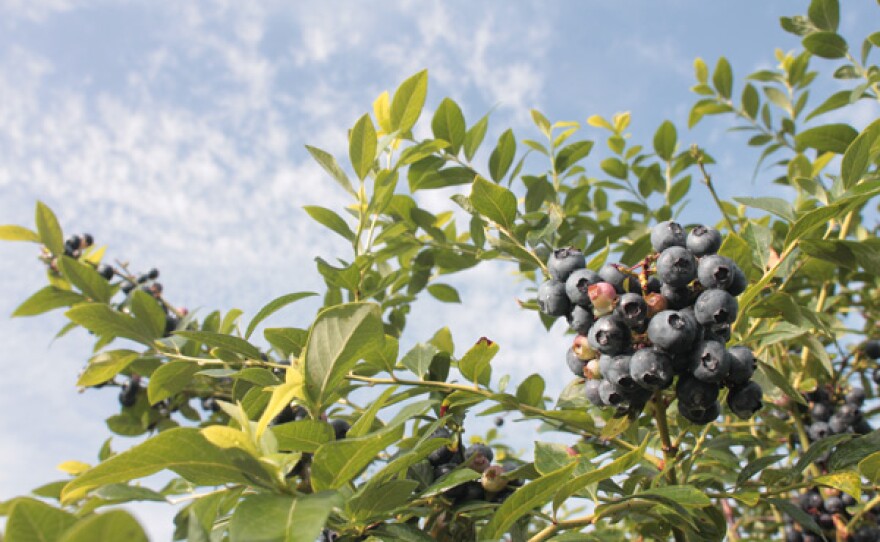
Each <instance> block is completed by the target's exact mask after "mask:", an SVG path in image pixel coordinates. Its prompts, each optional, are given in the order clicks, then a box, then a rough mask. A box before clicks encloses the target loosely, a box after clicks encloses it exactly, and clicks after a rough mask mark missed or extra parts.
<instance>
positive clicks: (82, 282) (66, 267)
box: [58, 256, 164, 327]
mask: <svg viewBox="0 0 880 542" xmlns="http://www.w3.org/2000/svg"><path fill="white" fill-rule="evenodd" d="M58 266H59V268H60V269H61V272H62V273H64V276H65V278H67V280H69V281H70V283H71V284H73V285H74V286H76V287H77V288H79V290H80V291H81V292H82V293H83V294H84V295H85V296H86V297H88V298H89V299H90V300H92V301H97V302H99V303H107V302H108V301H110V296H112V295H113V288H112V287H111V286H110V283H109V282H107V281H106V280H105V279H104V277H102V276H101V275H99V274H98V272H97V271H95V268H94V267H92V266H90V265H88V264H84V263H81V262H79V261H77V260H74V259H73V258H71V257H69V256H61V257H59V258H58ZM163 327H164V318H163Z"/></svg>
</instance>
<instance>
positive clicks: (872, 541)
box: [853, 525, 880, 542]
mask: <svg viewBox="0 0 880 542" xmlns="http://www.w3.org/2000/svg"><path fill="white" fill-rule="evenodd" d="M878 540H880V528H877V527H872V526H871V525H862V526H861V527H859V528H858V530H857V531H856V534H855V536H853V542H877V541H878Z"/></svg>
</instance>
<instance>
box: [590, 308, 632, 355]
mask: <svg viewBox="0 0 880 542" xmlns="http://www.w3.org/2000/svg"><path fill="white" fill-rule="evenodd" d="M630 337H631V336H630V331H629V328H627V327H626V324H624V323H623V320H621V319H620V318H617V317H616V316H613V315H612V316H602V317H601V318H599V319H598V320H596V322H595V323H594V324H593V327H591V328H590V334H589V335H588V339H589V342H590V346H591V347H592V348H593V349H594V350H596V351H597V352H600V353H602V354H608V355H609V356H614V355H617V354H621V353H623V351H624V350H626V348H627V347H628V346H629V343H630Z"/></svg>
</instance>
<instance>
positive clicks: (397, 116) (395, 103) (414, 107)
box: [391, 70, 428, 133]
mask: <svg viewBox="0 0 880 542" xmlns="http://www.w3.org/2000/svg"><path fill="white" fill-rule="evenodd" d="M427 93H428V71H427V70H422V71H420V72H418V73H417V74H415V75H412V76H410V77H409V78H407V79H406V80H405V81H404V82H403V83H401V84H400V86H399V87H397V90H395V91H394V97H393V98H391V129H392V130H395V131H397V132H400V133H404V132H408V131H409V130H410V129H411V128H412V127H413V126H414V125H415V123H416V121H417V120H419V115H421V114H422V107H423V106H424V105H425V96H426V95H427Z"/></svg>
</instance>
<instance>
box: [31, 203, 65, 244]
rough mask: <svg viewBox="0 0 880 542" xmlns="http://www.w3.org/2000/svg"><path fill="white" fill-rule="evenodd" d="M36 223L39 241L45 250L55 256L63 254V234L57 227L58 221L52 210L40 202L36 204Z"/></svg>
mask: <svg viewBox="0 0 880 542" xmlns="http://www.w3.org/2000/svg"><path fill="white" fill-rule="evenodd" d="M36 223H37V231H38V232H39V234H40V241H41V242H42V243H43V244H44V245H46V248H48V249H49V250H50V251H52V254H54V255H56V256H60V255H62V254H64V234H63V233H62V232H61V226H59V225H58V219H57V218H56V217H55V213H53V212H52V209H50V208H49V207H48V206H47V205H46V204H45V203H43V202H42V201H38V202H37V209H36Z"/></svg>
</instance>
